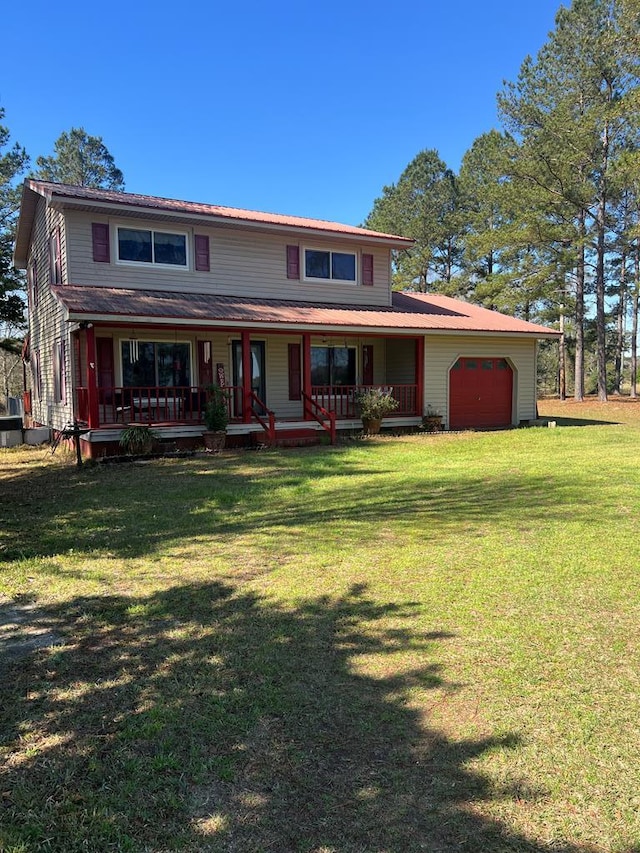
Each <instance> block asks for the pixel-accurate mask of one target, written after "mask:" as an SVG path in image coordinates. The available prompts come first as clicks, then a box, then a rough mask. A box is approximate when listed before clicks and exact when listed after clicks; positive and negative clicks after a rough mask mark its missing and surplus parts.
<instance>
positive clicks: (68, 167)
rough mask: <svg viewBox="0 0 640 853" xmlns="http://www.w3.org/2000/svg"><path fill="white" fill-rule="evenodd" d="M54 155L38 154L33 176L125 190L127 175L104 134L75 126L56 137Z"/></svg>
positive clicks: (96, 187)
mask: <svg viewBox="0 0 640 853" xmlns="http://www.w3.org/2000/svg"><path fill="white" fill-rule="evenodd" d="M54 151H55V153H54V154H53V156H51V157H38V159H37V160H36V164H37V166H38V169H37V171H36V172H35V175H34V177H36V178H39V179H41V180H44V181H56V182H58V183H62V184H74V185H75V186H80V187H93V188H95V189H107V190H116V191H118V192H122V191H123V190H124V177H123V175H122V172H121V171H120V169H118V168H117V167H116V164H115V161H114V159H113V156H112V155H111V154H110V152H109V150H108V149H107V147H106V145H105V144H104V142H103V141H102V137H101V136H90V135H89V134H88V133H87V132H86V131H85V129H84V128H83V127H72V128H71V130H70V131H69V132H68V133H66V132H64V133H62V134H61V135H60V136H59V137H58V139H57V140H56V143H55V146H54Z"/></svg>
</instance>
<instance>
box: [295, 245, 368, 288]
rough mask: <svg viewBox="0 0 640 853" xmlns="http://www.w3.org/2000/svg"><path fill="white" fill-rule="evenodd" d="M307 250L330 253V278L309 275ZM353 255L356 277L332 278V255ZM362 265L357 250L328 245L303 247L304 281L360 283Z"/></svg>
mask: <svg viewBox="0 0 640 853" xmlns="http://www.w3.org/2000/svg"><path fill="white" fill-rule="evenodd" d="M307 252H324V253H326V254H328V255H329V273H330V274H329V278H316V277H315V276H310V275H309V276H308V275H307ZM334 254H336V255H353V258H354V267H355V278H332V277H331V267H332V266H333V264H332V262H331V256H332V255H334ZM359 266H360V262H359V253H358V252H357V251H351V250H347V251H345V250H344V249H337V248H333V249H328V248H327V247H326V246H303V247H302V280H303V281H312V282H322V283H323V284H327V283H333V284H350V285H354V284H356V285H357V284H358V283H359V277H358V269H359Z"/></svg>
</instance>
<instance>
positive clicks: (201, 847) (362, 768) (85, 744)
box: [0, 583, 587, 853]
mask: <svg viewBox="0 0 640 853" xmlns="http://www.w3.org/2000/svg"><path fill="white" fill-rule="evenodd" d="M40 615H41V619H42V620H43V621H44V622H45V623H47V624H48V625H49V627H50V629H51V630H52V631H55V632H56V633H57V634H59V635H62V636H64V637H66V640H67V645H66V646H64V647H62V648H57V649H54V650H49V651H44V650H41V651H39V652H35V653H33V654H32V655H31V656H30V657H28V658H27V659H25V660H24V661H23V662H22V665H21V666H15V667H14V668H13V670H12V672H11V673H10V676H11V677H10V678H8V679H7V680H6V681H5V684H4V685H3V697H2V698H3V712H2V723H1V729H0V731H1V733H2V742H3V754H4V768H3V770H2V785H1V788H0V806H1V808H2V820H1V821H0V827H2V829H1V830H0V833H2V834H1V835H0V849H2V850H3V851H5V853H10V851H15V852H16V853H17V851H22V853H24V851H37V850H47V851H60V853H62V851H64V853H76V851H78V853H79V851H85V853H86V851H95V853H98V851H107V850H118V851H120V850H122V851H143V850H145V851H156V852H157V851H169V850H171V851H173V850H176V851H177V850H190V851H196V850H197V851H234V853H261V851H267V850H274V851H279V853H289V852H290V853H294V851H307V853H311V852H312V851H314V852H315V853H320V851H323V853H328V851H339V853H364V851H367V852H368V851H372V853H373V851H375V853H382V851H393V852H394V853H395V851H403V853H405V851H406V853H418V851H425V850H427V851H433V852H434V853H435V851H453V850H462V851H474V853H476V851H480V850H487V851H489V850H490V851H497V852H498V853H499V852H500V851H520V853H543V850H546V849H548V847H546V846H545V847H543V846H540V845H538V844H536V843H535V842H534V841H531V840H528V839H526V838H524V837H521V836H519V835H516V834H514V833H513V832H511V831H510V830H509V828H508V827H506V826H502V825H501V824H500V823H498V822H496V821H491V820H487V819H483V818H482V817H480V816H478V814H477V813H474V811H473V804H474V803H479V802H482V801H488V800H489V801H490V800H493V799H500V798H512V797H514V796H516V792H515V791H512V790H509V789H506V790H502V791H496V790H495V789H494V787H493V786H492V784H491V783H490V781H489V780H488V779H487V778H484V777H483V776H482V775H480V774H479V773H477V772H474V771H472V770H470V769H468V766H467V765H468V763H469V762H470V761H471V760H472V759H474V758H476V757H478V756H481V755H482V754H483V753H485V752H486V751H487V750H501V749H505V750H507V749H510V748H513V747H515V746H516V745H517V737H516V736H511V737H502V738H491V737H489V738H484V739H481V740H462V741H458V742H452V741H450V740H448V739H447V738H446V737H445V736H444V735H443V734H442V733H440V732H438V731H436V730H435V729H431V728H429V724H428V720H427V721H426V722H425V719H424V716H423V715H419V713H418V711H416V710H415V709H414V708H413V707H411V705H410V704H409V703H408V702H407V695H408V692H409V691H411V690H412V689H413V688H416V687H419V688H420V690H422V691H430V690H435V689H440V690H442V689H446V688H449V689H454V686H453V685H447V683H446V681H445V679H444V673H442V672H440V671H439V670H438V667H437V666H436V665H434V664H433V663H432V662H431V660H430V658H431V657H432V654H433V650H434V646H435V644H437V643H441V642H446V641H447V635H446V634H442V633H439V632H437V631H435V632H432V633H425V634H417V633H415V632H414V631H411V630H409V628H408V626H409V625H410V624H412V621H413V620H415V605H413V604H412V603H410V602H408V603H406V604H401V605H398V604H386V605H385V604H378V603H375V602H373V601H372V600H370V599H369V598H368V597H367V592H366V588H364V587H362V586H360V587H354V588H353V589H352V590H351V591H350V592H349V593H348V594H347V595H345V596H343V597H340V598H328V597H322V598H316V599H310V600H307V601H305V602H302V603H301V604H300V605H299V606H298V607H296V608H289V609H285V608H284V607H283V606H280V605H278V604H276V603H274V602H270V601H268V600H266V599H262V598H260V597H258V596H256V595H254V594H252V593H247V592H246V591H244V592H243V591H241V590H239V589H237V588H234V587H232V586H230V585H223V584H220V583H209V584H202V585H188V586H178V587H174V588H172V589H169V590H167V591H163V592H158V593H156V594H154V595H151V596H149V597H148V598H146V599H131V598H127V597H126V596H110V597H85V598H76V599H74V600H72V601H70V602H69V603H68V604H66V605H60V606H56V607H49V608H46V609H44V610H43V611H42V613H41V614H40ZM406 651H410V652H411V657H412V659H414V660H415V657H416V656H419V657H420V658H421V659H422V664H421V665H420V666H419V667H417V668H414V669H412V670H411V671H406V670H402V669H401V668H400V667H399V666H398V664H397V662H394V661H395V658H394V660H391V657H392V656H398V655H399V654H401V653H402V652H406ZM362 656H367V661H369V662H370V661H371V659H372V657H373V658H375V659H376V660H377V661H378V662H379V672H380V674H379V675H376V676H374V675H371V674H370V672H371V670H370V669H368V670H367V674H365V673H364V670H363V668H362V667H359V665H358V664H359V659H360V658H361V657H362ZM389 673H391V674H389ZM518 794H519V796H522V789H520V790H519V792H518ZM532 795H533V796H535V793H534V794H532ZM586 849H587V848H579V847H572V846H571V845H569V844H565V845H562V844H560V845H556V846H555V847H554V850H556V851H563V853H570V851H571V853H578V851H579V850H586Z"/></svg>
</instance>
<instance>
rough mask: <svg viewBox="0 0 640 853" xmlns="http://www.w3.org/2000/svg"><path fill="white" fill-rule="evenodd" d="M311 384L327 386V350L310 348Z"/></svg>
mask: <svg viewBox="0 0 640 853" xmlns="http://www.w3.org/2000/svg"><path fill="white" fill-rule="evenodd" d="M311 384H312V385H329V350H328V349H327V347H311Z"/></svg>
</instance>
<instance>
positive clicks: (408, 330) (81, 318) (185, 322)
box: [66, 310, 559, 340]
mask: <svg viewBox="0 0 640 853" xmlns="http://www.w3.org/2000/svg"><path fill="white" fill-rule="evenodd" d="M66 319H67V320H68V321H69V322H92V323H108V324H111V325H123V326H133V325H136V324H147V325H158V326H171V327H175V326H184V327H185V328H186V327H189V326H191V327H194V326H198V327H201V328H211V329H216V328H221V329H229V328H234V329H235V328H237V329H246V328H251V329H260V330H261V331H269V330H270V329H271V330H273V331H278V332H280V331H286V332H288V331H310V332H313V331H316V332H335V333H336V334H339V335H340V334H345V333H347V334H366V335H376V334H378V335H380V334H384V335H390V336H391V335H405V336H407V335H409V336H413V337H416V336H422V335H437V336H442V335H449V336H454V337H457V336H465V337H468V336H469V335H473V336H476V337H500V338H505V337H511V338H514V337H515V338H528V339H532V340H541V339H545V338H549V339H554V338H557V337H558V335H559V332H558V333H555V332H553V333H546V334H545V333H541V332H537V331H521V332H517V331H505V330H504V329H502V330H498V329H485V330H479V329H463V328H461V329H433V328H427V327H412V326H403V327H398V326H368V325H361V326H359V325H354V324H344V325H343V324H336V323H321V322H318V323H303V322H299V321H289V322H287V321H285V320H282V321H273V320H247V319H245V320H233V319H224V318H223V319H209V320H208V319H202V318H185V317H180V316H177V315H176V316H173V317H172V316H165V317H154V316H150V315H146V314H126V313H121V314H118V313H115V312H112V313H96V312H92V311H78V310H75V311H74V310H68V311H67V317H66Z"/></svg>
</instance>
